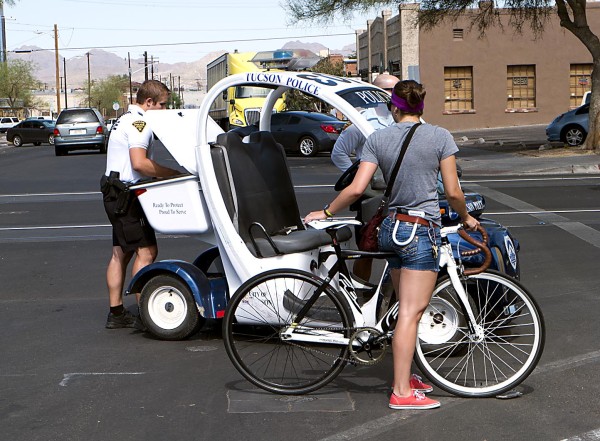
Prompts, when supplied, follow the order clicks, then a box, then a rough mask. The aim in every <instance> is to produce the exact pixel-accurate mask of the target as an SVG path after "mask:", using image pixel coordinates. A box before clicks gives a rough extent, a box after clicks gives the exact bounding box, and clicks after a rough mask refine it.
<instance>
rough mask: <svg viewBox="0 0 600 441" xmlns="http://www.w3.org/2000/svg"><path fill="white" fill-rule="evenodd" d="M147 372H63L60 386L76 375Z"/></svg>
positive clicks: (141, 373) (137, 373)
mask: <svg viewBox="0 0 600 441" xmlns="http://www.w3.org/2000/svg"><path fill="white" fill-rule="evenodd" d="M144 374H145V372H71V373H68V374H63V379H62V381H61V382H60V383H58V385H59V386H63V387H65V386H66V385H67V383H68V382H69V381H70V380H71V379H72V378H75V377H85V376H96V375H144Z"/></svg>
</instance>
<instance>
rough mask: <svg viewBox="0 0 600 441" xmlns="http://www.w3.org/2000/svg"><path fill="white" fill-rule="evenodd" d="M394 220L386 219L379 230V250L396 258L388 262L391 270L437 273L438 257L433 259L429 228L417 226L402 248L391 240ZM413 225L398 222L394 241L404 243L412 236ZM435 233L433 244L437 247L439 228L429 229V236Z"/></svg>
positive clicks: (439, 239) (438, 268) (439, 242)
mask: <svg viewBox="0 0 600 441" xmlns="http://www.w3.org/2000/svg"><path fill="white" fill-rule="evenodd" d="M395 223H396V220H395V219H392V218H391V217H389V216H388V217H386V218H385V219H384V220H383V222H382V224H381V228H380V230H379V236H378V238H379V249H380V250H381V251H394V252H395V253H396V254H397V257H393V258H390V259H387V260H388V263H389V266H390V268H392V269H398V268H407V269H411V270H419V271H436V272H437V271H439V270H440V257H439V254H438V255H437V256H436V257H435V258H434V257H433V251H432V245H431V239H430V234H429V233H430V231H429V230H430V228H429V227H426V226H425V225H421V224H417V231H416V232H415V237H414V238H413V240H412V241H410V242H409V243H408V244H406V245H404V246H400V245H397V244H396V243H395V242H394V241H393V240H392V233H393V231H394V224H395ZM413 228H414V224H412V223H409V222H400V223H399V225H398V230H397V231H396V240H397V241H398V242H401V243H403V242H406V241H407V240H408V238H409V237H410V236H411V234H412V230H413ZM434 233H435V243H436V244H437V246H438V247H440V245H441V238H440V229H439V227H435V226H434V227H433V228H431V236H432V237H433V235H434Z"/></svg>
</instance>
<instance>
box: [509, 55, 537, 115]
mask: <svg viewBox="0 0 600 441" xmlns="http://www.w3.org/2000/svg"><path fill="white" fill-rule="evenodd" d="M506 95H507V98H506V109H507V110H517V109H533V108H535V106H536V104H535V65H518V66H507V68H506Z"/></svg>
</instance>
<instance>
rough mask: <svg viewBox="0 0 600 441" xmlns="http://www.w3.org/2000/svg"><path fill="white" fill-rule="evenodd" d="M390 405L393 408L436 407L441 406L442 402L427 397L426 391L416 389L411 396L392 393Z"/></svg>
mask: <svg viewBox="0 0 600 441" xmlns="http://www.w3.org/2000/svg"><path fill="white" fill-rule="evenodd" d="M389 406H390V408H392V409H435V408H436V407H440V402H439V401H435V400H432V399H431V398H427V397H426V396H425V394H424V393H422V392H419V391H416V390H415V391H413V394H412V395H411V396H410V397H399V396H398V395H396V394H394V393H392V396H391V397H390V404H389Z"/></svg>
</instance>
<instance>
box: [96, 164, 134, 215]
mask: <svg viewBox="0 0 600 441" xmlns="http://www.w3.org/2000/svg"><path fill="white" fill-rule="evenodd" d="M119 176H120V175H119V172H116V171H111V172H110V174H109V175H108V176H106V175H104V176H102V179H101V180H100V188H101V190H102V194H103V196H104V199H105V200H107V201H115V200H116V201H117V203H116V204H115V214H116V215H123V214H125V213H127V210H128V209H129V205H130V204H131V201H132V200H133V197H134V196H135V195H134V193H133V192H132V191H130V190H129V186H128V185H127V184H125V183H124V182H122V181H121V180H120V179H119Z"/></svg>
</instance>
